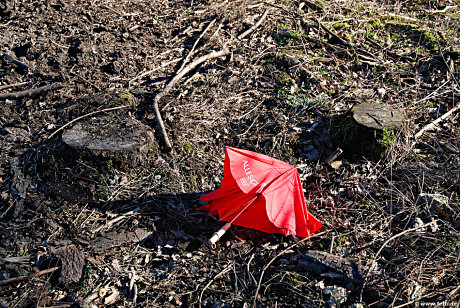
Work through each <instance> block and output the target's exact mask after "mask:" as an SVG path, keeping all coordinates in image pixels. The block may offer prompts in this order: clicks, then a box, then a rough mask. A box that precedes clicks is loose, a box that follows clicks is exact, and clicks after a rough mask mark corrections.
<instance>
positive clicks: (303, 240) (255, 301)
mask: <svg viewBox="0 0 460 308" xmlns="http://www.w3.org/2000/svg"><path fill="white" fill-rule="evenodd" d="M328 232H329V231H323V232H320V233H317V234H313V235H312V236H310V237H306V238H304V239H302V240H300V241H298V242H297V243H294V244H292V245H291V246H289V247H288V248H286V249H284V250H283V251H281V252H280V253H279V254H277V255H276V256H274V257H273V258H272V259H271V260H270V262H268V263H267V265H265V266H264V268H263V269H262V273H260V278H259V283H258V284H257V289H256V294H255V295H254V301H253V303H252V307H254V308H255V307H257V296H259V290H260V286H261V285H262V279H263V278H264V274H265V271H266V270H267V268H268V267H269V266H270V265H271V264H272V263H273V262H274V261H275V260H276V259H278V257H280V256H282V255H283V254H285V253H286V252H288V251H289V250H291V249H292V248H294V247H295V246H297V245H299V244H301V243H303V242H305V241H307V240H310V239H312V238H313V237H317V236H321V235H324V234H326V233H328Z"/></svg>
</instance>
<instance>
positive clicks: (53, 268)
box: [0, 266, 61, 286]
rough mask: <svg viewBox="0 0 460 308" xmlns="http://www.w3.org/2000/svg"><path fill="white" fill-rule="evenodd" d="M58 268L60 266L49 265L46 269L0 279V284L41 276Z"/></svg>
mask: <svg viewBox="0 0 460 308" xmlns="http://www.w3.org/2000/svg"><path fill="white" fill-rule="evenodd" d="M60 268H61V267H60V266H56V267H51V268H48V269H46V270H43V271H40V272H36V273H32V274H29V275H27V276H19V277H14V278H10V279H6V280H2V281H0V286H4V285H7V284H10V283H15V282H21V281H24V280H29V279H32V278H35V277H38V276H42V275H45V274H49V273H52V272H54V271H56V270H58V269H60Z"/></svg>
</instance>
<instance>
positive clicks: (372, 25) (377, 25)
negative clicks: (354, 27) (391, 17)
mask: <svg viewBox="0 0 460 308" xmlns="http://www.w3.org/2000/svg"><path fill="white" fill-rule="evenodd" d="M364 26H365V27H366V29H367V30H368V31H371V30H376V29H381V28H382V22H381V21H380V19H378V18H374V19H371V20H369V21H368V22H367V23H366V24H365V25H364Z"/></svg>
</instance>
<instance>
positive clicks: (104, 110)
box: [46, 105, 130, 139]
mask: <svg viewBox="0 0 460 308" xmlns="http://www.w3.org/2000/svg"><path fill="white" fill-rule="evenodd" d="M128 107H130V106H129V105H124V106H118V107H112V108H107V109H102V110H97V111H94V112H90V113H88V114H85V115H82V116H81V117H78V118H76V119H73V120H72V121H70V122H68V123H66V124H64V125H62V126H61V127H59V128H58V129H56V130H55V131H54V132H53V133H52V134H51V135H49V136H48V138H46V139H51V137H53V136H54V135H56V134H57V133H58V132H60V131H61V130H63V129H64V128H66V127H67V126H69V125H70V124H72V123H74V122H76V121H79V120H81V119H84V118H86V117H90V116H92V115H93V114H97V113H101V112H107V111H112V110H118V109H124V108H128Z"/></svg>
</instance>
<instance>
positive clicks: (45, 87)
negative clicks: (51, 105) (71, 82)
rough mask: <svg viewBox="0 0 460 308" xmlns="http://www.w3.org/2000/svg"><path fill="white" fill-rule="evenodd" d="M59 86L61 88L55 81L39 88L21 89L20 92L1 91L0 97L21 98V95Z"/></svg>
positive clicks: (29, 94)
mask: <svg viewBox="0 0 460 308" xmlns="http://www.w3.org/2000/svg"><path fill="white" fill-rule="evenodd" d="M61 88H62V86H61V85H59V84H57V83H53V84H50V85H47V86H43V87H40V88H36V89H30V90H26V91H21V92H13V93H1V94H0V99H17V98H21V97H31V96H34V95H38V94H41V93H44V92H46V91H51V90H57V89H61Z"/></svg>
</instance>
